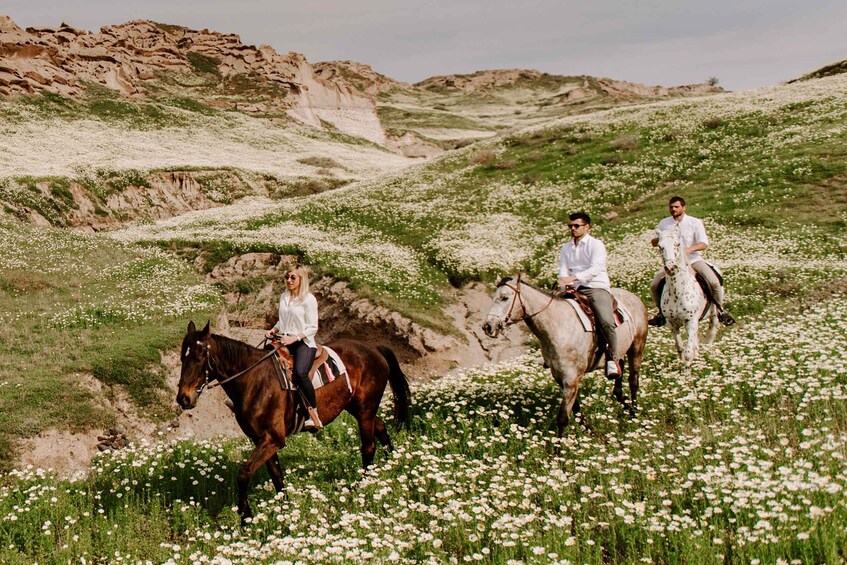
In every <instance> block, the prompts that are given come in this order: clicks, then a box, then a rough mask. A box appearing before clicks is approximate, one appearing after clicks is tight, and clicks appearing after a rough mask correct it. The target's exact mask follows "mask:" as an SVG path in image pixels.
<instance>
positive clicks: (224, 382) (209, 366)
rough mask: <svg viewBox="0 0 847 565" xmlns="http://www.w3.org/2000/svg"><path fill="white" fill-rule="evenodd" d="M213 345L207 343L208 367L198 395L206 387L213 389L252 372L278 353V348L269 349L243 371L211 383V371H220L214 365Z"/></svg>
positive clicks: (204, 372)
mask: <svg viewBox="0 0 847 565" xmlns="http://www.w3.org/2000/svg"><path fill="white" fill-rule="evenodd" d="M211 347H212V346H211V345H206V368H205V370H204V371H203V377H204V381H203V384H202V385H200V388H198V389H197V395H198V396H199V395H200V394H202V393H203V391H204V390H206V389H213V388H215V387H217V386H221V385H222V384H226V383H228V382H230V381H234V380H235V379H237V378H238V377H240V376H241V375H243V374H245V373H248V372H250V371H251V370H253V369H255V368H256V366H257V365H259V364H260V363H262V362H263V361H265V360H267V359H268V358H270V357H271V356H272V355H273V354H274V353H276V349H271V350H270V351H268V352H267V353H266V354H265V355H263V356H262V358H261V359H259V360H258V361H256V362H255V363H253V364H252V365H250V366H249V367H247V368H246V369H244V370H243V371H239V372H238V373H235V374H234V375H231V376H229V377H226V378H224V379H223V380H221V379H218V380H217V382H214V383H211V384H210V383H209V374H210V373H212V372H215V373H218V371H216V370H215V368H214V367H212V355H211V352H210V350H211Z"/></svg>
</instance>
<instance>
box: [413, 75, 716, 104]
mask: <svg viewBox="0 0 847 565" xmlns="http://www.w3.org/2000/svg"><path fill="white" fill-rule="evenodd" d="M520 86H523V87H528V88H547V89H549V90H560V91H561V93H562V100H561V102H563V103H567V102H574V101H577V100H583V99H585V98H589V97H594V96H603V95H605V96H612V97H615V98H625V97H641V98H665V97H670V96H680V95H700V94H713V93H717V92H723V89H722V88H720V87H717V86H711V85H708V84H694V85H685V86H673V87H666V86H647V85H644V84H638V83H634V82H627V81H622V80H612V79H608V78H594V77H588V76H578V77H566V76H557V75H550V74H547V73H541V72H539V71H536V70H526V69H506V70H491V71H478V72H475V73H472V74H469V75H444V76H434V77H430V78H428V79H426V80H424V81H422V82H419V83H417V84H415V87H418V88H423V89H425V90H447V91H457V92H464V93H466V94H470V93H491V92H492V91H496V90H497V89H500V88H510V87H520Z"/></svg>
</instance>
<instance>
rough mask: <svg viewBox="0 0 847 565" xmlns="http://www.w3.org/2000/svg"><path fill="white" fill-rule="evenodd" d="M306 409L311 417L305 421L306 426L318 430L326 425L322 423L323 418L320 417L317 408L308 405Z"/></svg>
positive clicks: (304, 425)
mask: <svg viewBox="0 0 847 565" xmlns="http://www.w3.org/2000/svg"><path fill="white" fill-rule="evenodd" d="M306 411H307V412H308V413H309V419H308V420H306V421H305V422H303V427H304V428H314V429H316V430H319V429H321V428H322V427H324V425H323V424H322V423H321V419H320V418H319V417H318V411H317V410H315V409H314V408H312V407H311V406H307V407H306Z"/></svg>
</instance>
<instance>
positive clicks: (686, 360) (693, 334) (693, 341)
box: [682, 316, 700, 375]
mask: <svg viewBox="0 0 847 565" xmlns="http://www.w3.org/2000/svg"><path fill="white" fill-rule="evenodd" d="M699 322H700V321H699V320H698V319H697V316H694V317H693V318H692V319H690V320H688V323H687V324H686V331H687V332H688V340H687V341H686V343H685V351H683V353H682V363H683V366H684V367H685V374H686V375H689V374H691V364H692V363H693V362H694V359H696V358H697V352H698V350H699V349H700V336H699V335H697V331H698V330H699V325H700V323H699Z"/></svg>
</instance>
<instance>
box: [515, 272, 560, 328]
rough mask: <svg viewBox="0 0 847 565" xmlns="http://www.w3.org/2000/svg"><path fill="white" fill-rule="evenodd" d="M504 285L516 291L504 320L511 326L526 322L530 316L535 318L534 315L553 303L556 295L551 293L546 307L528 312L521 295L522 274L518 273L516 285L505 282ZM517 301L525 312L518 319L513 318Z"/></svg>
mask: <svg viewBox="0 0 847 565" xmlns="http://www.w3.org/2000/svg"><path fill="white" fill-rule="evenodd" d="M503 286H506V287H508V288H511V289H512V290H513V291H514V293H515V294H514V295H513V296H512V303H511V304H510V305H509V311H508V312H507V313H506V319H505V320H503V323H504V324H505V325H506V326H511V325H512V324H517V323H518V322H525V321H527V320H529V319H530V318H533V317H535V316H537V315H539V314H541V313H542V312H544V311H545V310H546V309H547V307H548V306H550V305H551V304H552V303H553V298H554V295H553V294H552V293H551V294H550V300H549V302H547V304H545V305H544V308H542V309H541V310H539V311H538V312H534V313H532V314H527V313H526V306H524V303H523V298H522V297H521V276H520V275H518V282H517V284H516V285H515V286H512V285H510V284H509V283H503ZM515 302H519V303H520V305H521V311H522V312H523V316H521V317H520V318H518V319H517V320H515V319H513V318H512V310H513V309H514V308H515Z"/></svg>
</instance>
